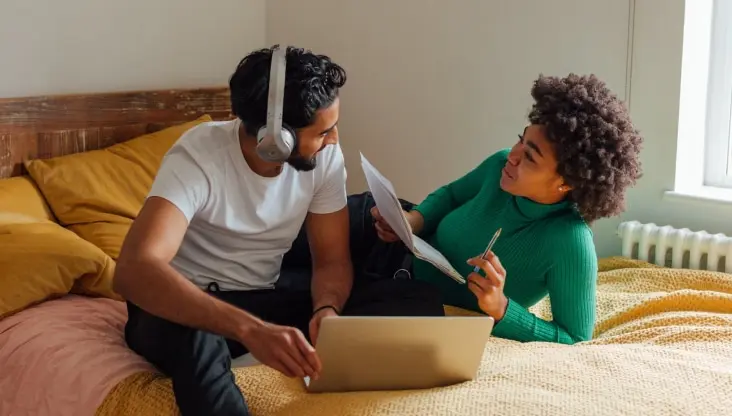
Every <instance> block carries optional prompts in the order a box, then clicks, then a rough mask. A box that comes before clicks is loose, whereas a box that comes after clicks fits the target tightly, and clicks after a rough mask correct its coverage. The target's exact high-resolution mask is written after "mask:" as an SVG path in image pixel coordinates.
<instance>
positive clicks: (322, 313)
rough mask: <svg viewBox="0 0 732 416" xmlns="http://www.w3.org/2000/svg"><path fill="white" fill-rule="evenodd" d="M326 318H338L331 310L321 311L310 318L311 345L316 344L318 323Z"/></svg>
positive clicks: (318, 329)
mask: <svg viewBox="0 0 732 416" xmlns="http://www.w3.org/2000/svg"><path fill="white" fill-rule="evenodd" d="M328 316H338V314H337V313H336V312H335V311H334V310H333V309H332V308H325V309H321V310H319V311H318V312H316V313H315V315H313V317H312V318H310V340H311V341H312V343H313V345H315V344H317V342H318V333H319V331H320V321H322V320H323V318H326V317H328Z"/></svg>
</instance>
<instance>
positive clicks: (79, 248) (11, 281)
mask: <svg viewBox="0 0 732 416" xmlns="http://www.w3.org/2000/svg"><path fill="white" fill-rule="evenodd" d="M0 218H1V219H2V221H3V223H1V224H0V318H2V317H4V316H7V315H9V314H12V313H16V312H19V311H21V310H23V309H25V308H27V307H29V306H31V305H34V304H37V303H40V302H43V301H45V300H48V299H52V298H55V297H60V296H63V295H65V294H67V293H76V294H82V295H88V296H103V297H108V298H111V299H117V300H122V298H121V297H120V296H119V295H118V294H116V293H115V292H114V290H113V289H112V279H113V276H114V266H115V263H114V261H113V260H112V259H111V258H110V257H109V256H107V255H106V254H104V253H103V252H102V251H101V250H100V249H99V248H97V247H95V246H94V245H93V244H91V243H89V242H88V241H85V240H84V239H82V238H81V237H79V236H77V235H76V234H74V233H73V232H71V231H69V230H67V229H65V228H63V227H61V226H60V225H58V224H55V223H53V222H49V221H45V220H41V221H39V222H33V221H31V220H29V219H28V218H22V217H21V216H17V215H16V217H15V218H13V217H12V216H9V215H2V216H0Z"/></svg>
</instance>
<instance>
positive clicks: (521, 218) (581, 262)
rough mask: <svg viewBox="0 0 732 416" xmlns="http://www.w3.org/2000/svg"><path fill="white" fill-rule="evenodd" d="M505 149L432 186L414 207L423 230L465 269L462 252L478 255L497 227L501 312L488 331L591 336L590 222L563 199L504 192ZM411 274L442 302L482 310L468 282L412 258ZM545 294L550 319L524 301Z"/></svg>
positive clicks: (593, 270) (530, 336) (513, 335)
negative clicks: (543, 200) (502, 276)
mask: <svg viewBox="0 0 732 416" xmlns="http://www.w3.org/2000/svg"><path fill="white" fill-rule="evenodd" d="M507 155H508V150H502V151H499V152H497V153H495V154H494V155H492V156H491V157H489V158H488V159H486V160H485V161H484V162H483V163H481V164H480V165H479V166H478V167H477V168H475V169H474V170H472V171H471V172H469V173H468V174H466V175H465V176H463V177H462V178H460V179H458V180H456V181H454V182H452V183H450V184H448V185H445V186H443V187H441V188H439V189H437V190H436V191H434V192H433V193H431V194H430V195H429V196H428V197H427V198H426V199H425V200H424V201H423V202H422V203H421V204H419V205H418V206H417V207H415V209H416V210H417V211H419V212H420V213H421V214H422V216H423V217H424V229H423V230H422V231H421V232H420V234H421V236H422V237H423V238H425V239H426V240H427V241H428V242H429V243H430V244H431V245H432V246H433V247H435V248H436V249H437V250H439V251H440V252H442V254H443V255H445V257H446V258H447V259H448V260H449V261H450V263H451V264H452V265H453V267H455V269H456V270H457V271H458V272H460V273H461V274H462V275H463V276H467V275H468V274H470V272H471V271H472V266H470V265H468V264H467V263H466V261H467V259H469V258H471V257H475V256H478V255H480V254H481V253H482V252H483V250H485V247H486V245H487V244H488V241H489V240H490V239H491V237H492V236H493V233H495V232H496V230H497V229H498V228H502V229H503V230H502V231H501V236H500V238H498V240H497V241H496V243H495V245H494V246H493V252H494V253H495V254H496V256H498V258H499V260H500V261H501V264H502V265H503V267H504V268H505V269H506V282H505V286H504V294H505V295H506V297H507V298H508V309H507V310H506V314H505V316H504V317H503V319H501V320H500V321H499V322H498V323H497V324H496V326H495V328H494V331H493V334H494V335H496V336H498V337H501V338H508V339H514V340H518V341H548V342H558V343H564V344H573V343H575V342H579V341H584V340H588V339H590V338H591V337H592V331H593V327H594V324H595V285H596V278H597V257H596V254H595V246H594V243H593V240H592V232H591V230H590V228H589V226H588V225H587V224H586V223H585V222H584V221H583V220H582V218H581V217H580V216H579V214H578V213H577V211H576V210H575V209H574V208H573V207H572V206H571V205H570V204H569V203H568V202H560V203H557V204H553V205H545V204H539V203H536V202H533V201H531V200H529V199H527V198H522V197H516V196H513V195H510V194H508V193H506V192H504V191H503V190H502V189H501V188H500V186H499V181H500V178H501V170H502V169H503V166H504V165H505V163H506V160H507ZM414 277H415V278H416V279H420V280H425V281H429V282H431V283H433V284H434V285H436V286H437V287H439V288H440V289H441V290H442V293H443V295H444V298H445V303H447V304H449V305H453V306H457V307H462V308H465V309H470V310H474V311H480V308H479V307H478V301H477V299H476V298H475V295H474V294H473V293H472V292H471V291H470V289H468V287H467V285H464V284H460V283H457V282H455V281H454V280H452V279H451V278H449V277H448V276H445V275H444V274H443V273H442V272H440V271H439V270H438V269H436V268H434V267H433V266H432V265H430V264H429V263H426V262H423V261H420V260H415V263H414ZM546 295H549V299H550V303H551V311H552V319H553V320H552V321H546V320H543V319H540V318H538V317H536V316H535V315H533V314H532V313H530V312H529V311H528V310H527V308H529V307H531V306H532V305H534V304H536V303H537V302H538V301H540V300H541V299H542V298H544V297H545V296H546Z"/></svg>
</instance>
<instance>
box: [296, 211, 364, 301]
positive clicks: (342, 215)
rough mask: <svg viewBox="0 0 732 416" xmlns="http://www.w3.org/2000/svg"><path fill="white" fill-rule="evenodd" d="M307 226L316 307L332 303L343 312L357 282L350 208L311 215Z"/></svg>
mask: <svg viewBox="0 0 732 416" xmlns="http://www.w3.org/2000/svg"><path fill="white" fill-rule="evenodd" d="M306 229H307V235H308V241H309V243H310V252H311V253H312V257H313V279H312V287H311V291H312V297H313V310H315V309H318V308H320V307H323V306H328V305H330V306H333V307H335V308H336V309H337V310H338V312H341V311H343V306H344V305H345V304H346V300H348V296H349V295H350V293H351V286H352V285H353V265H352V264H351V250H350V247H349V235H348V233H349V224H348V207H347V206H346V207H343V208H342V209H340V210H338V211H336V212H333V213H330V214H314V213H310V214H308V217H307V219H306Z"/></svg>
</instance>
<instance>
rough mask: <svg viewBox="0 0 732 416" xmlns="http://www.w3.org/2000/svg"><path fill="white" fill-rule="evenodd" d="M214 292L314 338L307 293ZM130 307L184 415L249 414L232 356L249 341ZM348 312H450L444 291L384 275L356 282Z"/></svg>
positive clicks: (129, 334)
mask: <svg viewBox="0 0 732 416" xmlns="http://www.w3.org/2000/svg"><path fill="white" fill-rule="evenodd" d="M210 294H211V295H212V296H216V297H217V298H219V299H221V300H223V301H225V302H228V303H231V304H233V305H236V306H237V307H239V308H241V309H244V310H246V311H248V312H250V313H252V314H254V315H256V316H259V317H260V318H261V319H263V320H265V321H268V322H272V323H276V324H279V325H287V326H294V327H296V328H298V329H300V330H301V331H302V332H303V334H304V335H305V336H306V337H309V331H308V325H309V321H310V315H311V312H312V301H311V297H310V293H309V292H307V291H302V290H297V291H296V290H288V289H284V290H283V289H272V290H257V291H236V292H227V291H213V292H210ZM127 309H128V312H129V319H128V322H127V326H126V328H125V337H126V339H127V344H128V345H129V346H130V348H132V349H133V350H134V351H135V352H136V353H138V354H140V355H141V356H143V357H144V358H145V359H147V360H148V361H149V362H150V363H152V364H153V365H154V366H156V367H157V368H158V369H159V370H160V371H161V372H163V373H164V374H166V375H168V376H169V377H171V378H172V380H173V392H174V393H175V398H176V402H177V404H178V407H179V408H180V410H181V414H182V415H184V416H186V415H238V416H241V415H248V414H249V413H248V410H247V405H246V401H245V399H244V396H243V395H242V394H241V391H240V390H239V388H238V387H237V385H236V384H235V382H234V376H233V374H232V372H231V371H230V370H231V359H232V358H236V357H239V356H241V355H243V354H246V353H247V350H246V348H245V347H244V346H243V345H241V344H240V343H238V342H236V341H233V340H230V339H225V338H224V337H222V336H219V335H215V334H212V333H209V332H204V331H200V330H196V329H193V328H189V327H186V326H182V325H179V324H176V323H173V322H170V321H167V320H165V319H162V318H159V317H157V316H153V315H151V314H149V313H147V312H145V311H144V310H142V309H140V308H138V307H137V306H135V305H134V304H132V303H130V302H128V303H127ZM343 314H344V315H351V316H352V315H362V316H363V315H371V316H374V315H390V316H441V315H444V310H443V306H442V298H441V295H440V293H439V292H438V291H437V290H436V289H435V288H433V287H432V286H430V285H428V284H426V283H424V282H420V281H416V280H407V279H380V280H365V281H364V280H362V281H357V282H354V287H353V290H352V291H351V296H350V298H349V299H348V302H347V303H346V305H345V307H344V310H343ZM272 394H277V393H276V392H273V393H272Z"/></svg>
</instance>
